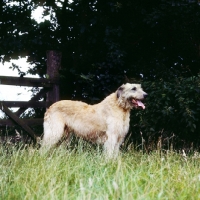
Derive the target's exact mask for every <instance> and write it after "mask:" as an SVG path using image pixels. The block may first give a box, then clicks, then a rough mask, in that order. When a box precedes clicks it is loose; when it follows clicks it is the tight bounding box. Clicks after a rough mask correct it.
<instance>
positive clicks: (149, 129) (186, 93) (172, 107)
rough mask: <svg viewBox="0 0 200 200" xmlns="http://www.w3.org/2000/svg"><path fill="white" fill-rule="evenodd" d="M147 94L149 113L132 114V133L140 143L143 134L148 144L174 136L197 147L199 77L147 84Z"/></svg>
mask: <svg viewBox="0 0 200 200" xmlns="http://www.w3.org/2000/svg"><path fill="white" fill-rule="evenodd" d="M142 85H143V88H144V90H145V91H146V92H147V93H148V94H149V95H148V98H147V100H146V109H145V110H142V111H140V110H139V111H135V110H134V111H133V112H132V115H131V126H130V131H131V132H132V134H133V136H134V137H135V138H136V140H137V138H138V137H137V136H138V133H139V132H141V133H143V135H144V137H145V138H146V140H149V139H150V138H154V139H155V138H157V139H158V137H160V136H162V137H163V139H166V138H169V137H171V136H172V135H174V136H176V138H179V139H181V140H184V141H185V142H193V143H196V144H197V143H198V142H199V139H200V135H199V132H200V126H199V118H200V101H199V100H200V95H199V93H200V76H193V77H189V78H182V77H179V78H175V79H174V80H171V81H170V82H165V81H164V80H163V79H161V80H159V81H154V82H148V81H144V82H143V83H142Z"/></svg>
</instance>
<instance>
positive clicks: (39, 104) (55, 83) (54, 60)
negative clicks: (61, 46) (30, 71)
mask: <svg viewBox="0 0 200 200" xmlns="http://www.w3.org/2000/svg"><path fill="white" fill-rule="evenodd" d="M61 56H62V55H61V53H60V52H57V51H47V75H48V78H23V77H9V76H0V84H2V85H15V86H30V87H42V89H41V90H40V92H38V94H36V95H35V96H34V97H32V98H31V99H30V100H29V101H0V109H1V110H2V111H3V112H4V113H5V114H6V115H7V116H8V117H9V119H0V126H15V125H20V126H21V127H22V128H23V129H24V130H25V131H26V132H27V133H28V134H29V136H31V138H32V139H33V141H34V142H36V141H37V136H36V134H35V133H34V131H33V130H32V129H31V128H30V127H31V126H33V125H42V124H43V118H41V119H40V118H38V119H22V118H20V115H21V114H22V113H24V112H25V111H26V110H27V109H28V108H47V107H49V106H50V105H51V104H53V103H55V102H56V101H58V100H59V98H60V97H59V69H60V66H61ZM42 97H45V99H46V101H39V100H40V99H41V98H42ZM9 107H19V109H18V110H17V111H16V112H15V113H14V112H12V111H11V110H10V109H9Z"/></svg>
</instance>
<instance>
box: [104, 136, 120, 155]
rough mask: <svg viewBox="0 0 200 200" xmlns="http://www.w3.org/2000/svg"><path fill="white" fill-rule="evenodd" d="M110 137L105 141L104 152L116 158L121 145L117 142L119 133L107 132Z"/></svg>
mask: <svg viewBox="0 0 200 200" xmlns="http://www.w3.org/2000/svg"><path fill="white" fill-rule="evenodd" d="M107 136H108V139H107V140H106V142H105V143H104V151H105V152H104V153H105V155H106V157H107V158H116V157H117V156H118V153H119V145H118V143H117V140H118V138H117V135H116V134H114V133H107Z"/></svg>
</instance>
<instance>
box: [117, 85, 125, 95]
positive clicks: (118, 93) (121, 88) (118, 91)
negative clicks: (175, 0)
mask: <svg viewBox="0 0 200 200" xmlns="http://www.w3.org/2000/svg"><path fill="white" fill-rule="evenodd" d="M123 90H124V87H123V85H122V86H121V87H119V88H118V89H117V98H119V97H120V96H121V94H122V91H123Z"/></svg>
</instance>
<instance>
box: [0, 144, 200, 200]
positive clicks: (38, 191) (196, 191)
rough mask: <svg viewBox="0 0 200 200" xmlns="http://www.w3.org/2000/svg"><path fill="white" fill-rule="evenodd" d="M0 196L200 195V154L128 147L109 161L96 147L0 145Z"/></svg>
mask: <svg viewBox="0 0 200 200" xmlns="http://www.w3.org/2000/svg"><path fill="white" fill-rule="evenodd" d="M0 199H3V200H21V199H23V200H57V199H58V200H62V199H63V200H67V199H70V200H71V199H72V200H73V199H74V200H79V199H80V200H90V199H92V200H93V199H98V200H101V199H102V200H107V199H110V200H113V199H121V200H129V199H130V200H132V199H141V200H143V199H145V200H148V199H173V200H174V199H180V200H183V199H200V154H199V153H197V152H196V153H193V154H191V155H185V154H183V153H182V152H180V153H177V152H174V151H165V152H157V151H153V152H151V153H150V154H146V153H142V151H136V150H135V149H134V147H130V148H129V149H128V150H126V151H122V152H121V154H120V156H119V157H118V158H117V159H115V160H108V159H107V158H106V157H105V156H104V155H103V154H102V152H101V149H100V148H98V147H93V146H90V145H85V144H79V145H78V146H76V147H75V148H66V147H64V146H63V145H61V146H60V147H59V148H56V149H55V150H52V151H51V152H49V153H46V154H41V153H40V151H39V150H38V149H37V148H35V147H32V146H28V147H19V146H18V147H16V146H13V145H11V146H9V145H1V147H0Z"/></svg>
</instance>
